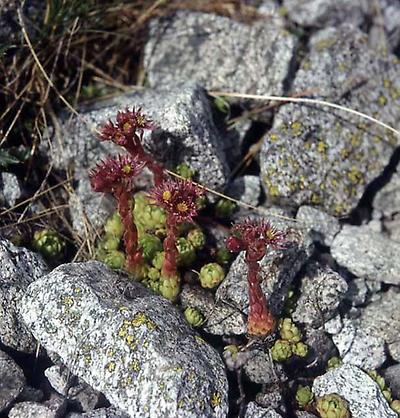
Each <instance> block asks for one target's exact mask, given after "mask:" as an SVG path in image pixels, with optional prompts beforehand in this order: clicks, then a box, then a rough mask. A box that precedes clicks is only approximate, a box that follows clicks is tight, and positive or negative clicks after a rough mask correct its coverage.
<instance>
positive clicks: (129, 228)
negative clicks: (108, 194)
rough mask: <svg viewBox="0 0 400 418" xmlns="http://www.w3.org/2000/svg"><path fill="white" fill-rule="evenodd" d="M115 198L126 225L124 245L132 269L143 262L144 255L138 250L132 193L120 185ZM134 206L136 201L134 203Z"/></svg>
mask: <svg viewBox="0 0 400 418" xmlns="http://www.w3.org/2000/svg"><path fill="white" fill-rule="evenodd" d="M114 196H115V198H116V199H117V201H118V212H119V214H120V216H121V221H122V224H123V225H124V243H125V250H126V254H127V259H126V264H127V266H128V268H132V267H135V266H137V265H138V264H139V263H140V262H141V261H142V253H141V251H140V249H139V248H138V232H137V228H136V225H135V222H134V219H133V211H132V209H133V207H132V206H131V201H130V193H129V192H128V191H127V190H126V189H125V187H124V186H122V185H119V186H117V187H116V188H115V190H114ZM132 205H134V200H133V201H132Z"/></svg>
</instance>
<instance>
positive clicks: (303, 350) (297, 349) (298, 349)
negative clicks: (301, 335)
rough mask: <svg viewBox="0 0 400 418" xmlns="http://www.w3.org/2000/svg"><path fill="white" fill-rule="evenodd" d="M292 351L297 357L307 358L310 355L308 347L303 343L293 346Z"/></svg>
mask: <svg viewBox="0 0 400 418" xmlns="http://www.w3.org/2000/svg"><path fill="white" fill-rule="evenodd" d="M292 351H293V354H294V355H295V356H298V357H305V356H306V355H307V354H308V346H307V345H306V344H304V343H303V342H302V341H299V342H298V343H295V344H292Z"/></svg>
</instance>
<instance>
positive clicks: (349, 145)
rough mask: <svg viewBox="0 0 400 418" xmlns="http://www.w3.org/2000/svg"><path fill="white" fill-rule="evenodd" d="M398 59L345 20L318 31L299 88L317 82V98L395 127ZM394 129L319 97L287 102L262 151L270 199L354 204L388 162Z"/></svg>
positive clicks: (337, 209)
mask: <svg viewBox="0 0 400 418" xmlns="http://www.w3.org/2000/svg"><path fill="white" fill-rule="evenodd" d="M397 63H398V59H397V58H396V57H395V56H391V55H388V56H387V57H382V56H380V55H379V54H377V53H376V51H373V50H370V49H369V48H368V45H367V39H366V37H365V35H364V34H363V33H362V32H360V31H358V30H357V29H355V28H353V27H351V26H349V25H342V26H340V27H337V28H327V29H324V30H322V31H320V32H317V33H316V34H315V35H314V36H313V37H312V38H311V40H310V51H309V53H308V54H307V55H306V56H305V58H304V59H303V60H302V62H301V65H300V69H299V70H298V71H297V73H296V77H295V80H294V82H293V86H292V90H293V91H305V90H307V89H309V88H310V86H312V87H313V88H315V89H316V90H317V91H318V95H317V96H315V97H316V98H317V99H322V100H327V101H330V102H334V103H336V104H340V105H343V106H347V107H349V108H351V109H362V110H363V112H365V113H367V114H369V115H374V114H379V119H380V120H382V121H385V122H386V123H388V124H389V125H391V126H393V127H396V126H399V123H400V115H399V114H398V112H396V111H395V109H396V108H397V107H398V106H399V105H400V79H399V77H398V68H397V67H398V64H397ZM398 143H399V140H398V138H397V136H396V135H395V134H394V133H388V132H386V131H385V132H384V131H382V129H381V128H380V127H377V126H376V125H372V124H371V123H370V122H366V120H365V119H360V118H359V117H356V116H354V115H351V116H350V114H349V113H347V112H346V113H345V112H343V111H339V110H333V109H329V110H328V109H327V108H324V107H322V106H317V105H307V106H304V105H300V104H288V105H285V106H282V107H281V108H280V110H279V111H278V112H277V114H276V116H275V118H274V124H273V128H272V129H271V130H270V131H269V132H268V133H267V135H266V137H265V140H264V142H263V146H262V149H261V152H260V165H261V178H262V182H263V185H264V187H265V191H266V194H267V197H268V200H269V201H271V202H275V203H280V204H281V205H291V206H293V207H298V206H301V205H305V204H312V205H314V206H319V207H322V208H324V210H325V211H326V212H327V213H329V214H331V215H344V214H347V213H349V212H350V211H351V209H353V208H354V207H355V206H356V205H357V203H358V201H359V199H360V198H361V196H362V194H363V193H364V191H365V187H366V185H367V184H369V183H370V182H371V181H372V180H373V179H374V178H376V177H377V176H378V175H380V174H381V173H382V171H383V169H384V168H385V167H386V165H387V164H388V162H389V160H390V157H391V156H392V154H393V151H394V149H395V148H396V146H398Z"/></svg>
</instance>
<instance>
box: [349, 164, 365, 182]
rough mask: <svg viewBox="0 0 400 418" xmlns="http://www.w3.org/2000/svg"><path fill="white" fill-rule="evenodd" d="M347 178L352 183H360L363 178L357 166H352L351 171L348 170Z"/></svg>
mask: <svg viewBox="0 0 400 418" xmlns="http://www.w3.org/2000/svg"><path fill="white" fill-rule="evenodd" d="M347 178H348V179H349V180H350V182H351V183H352V184H358V183H360V181H361V179H362V173H361V172H360V170H358V169H357V168H356V167H354V166H353V167H351V169H350V171H348V172H347Z"/></svg>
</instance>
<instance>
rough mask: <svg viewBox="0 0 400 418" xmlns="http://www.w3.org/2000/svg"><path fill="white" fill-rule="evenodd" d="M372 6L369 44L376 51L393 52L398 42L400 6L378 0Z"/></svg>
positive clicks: (393, 0) (399, 36)
mask: <svg viewBox="0 0 400 418" xmlns="http://www.w3.org/2000/svg"><path fill="white" fill-rule="evenodd" d="M373 6H375V7H373V9H374V10H373V11H372V19H371V20H372V26H371V29H370V31H369V44H370V45H371V47H373V48H375V49H377V50H378V51H380V50H382V51H394V50H395V49H396V47H398V46H399V42H400V23H399V22H400V4H399V2H398V1H397V0H379V1H377V2H375V4H374V5H373Z"/></svg>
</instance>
